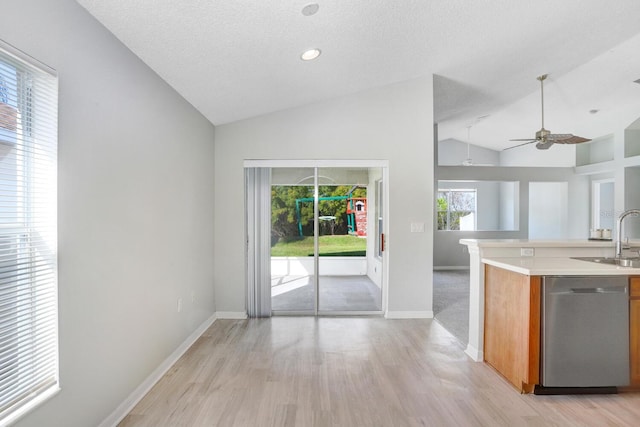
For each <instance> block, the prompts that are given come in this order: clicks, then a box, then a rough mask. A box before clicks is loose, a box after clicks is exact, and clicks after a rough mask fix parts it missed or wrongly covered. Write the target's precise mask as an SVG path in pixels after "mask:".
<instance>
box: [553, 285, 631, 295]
mask: <svg viewBox="0 0 640 427" xmlns="http://www.w3.org/2000/svg"><path fill="white" fill-rule="evenodd" d="M559 293H560V294H563V293H567V294H626V293H627V287H626V286H610V287H606V288H598V287H596V288H571V289H570V290H569V292H559Z"/></svg>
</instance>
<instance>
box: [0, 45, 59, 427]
mask: <svg viewBox="0 0 640 427" xmlns="http://www.w3.org/2000/svg"><path fill="white" fill-rule="evenodd" d="M57 103H58V101H57V78H56V77H55V75H54V73H53V72H52V71H51V70H50V69H48V68H47V67H46V66H43V65H41V64H39V63H37V62H36V61H35V60H33V59H31V58H29V57H28V56H26V55H25V54H23V53H21V52H19V51H18V50H16V49H14V48H12V47H11V46H9V45H6V44H4V43H2V42H0V390H1V392H0V424H3V425H4V424H8V423H11V422H13V421H15V420H16V419H17V418H19V417H20V416H22V415H23V414H24V413H26V412H27V411H28V410H30V409H31V408H33V407H34V406H36V405H37V404H39V403H41V402H42V401H44V400H45V399H47V398H49V397H50V396H51V395H53V394H54V393H56V392H57V391H58V389H59V386H58V332H57V325H58V308H57V229H56V199H57V193H56V188H57V184H56V176H57Z"/></svg>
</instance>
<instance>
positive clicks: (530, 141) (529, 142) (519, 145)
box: [502, 139, 537, 151]
mask: <svg viewBox="0 0 640 427" xmlns="http://www.w3.org/2000/svg"><path fill="white" fill-rule="evenodd" d="M509 141H528V142H525V143H523V144H518V145H514V146H512V147H507V148H504V149H503V150H502V151H505V150H511V149H512V148H517V147H522V146H523V145H529V144H533V143H534V142H537V140H535V139H510V140H509Z"/></svg>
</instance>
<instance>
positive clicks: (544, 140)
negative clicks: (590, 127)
mask: <svg viewBox="0 0 640 427" xmlns="http://www.w3.org/2000/svg"><path fill="white" fill-rule="evenodd" d="M548 76H549V75H548V74H543V75H541V76H538V77H536V79H537V80H538V81H539V82H540V100H541V107H542V108H541V111H542V123H541V126H540V130H539V131H537V132H536V137H535V138H533V139H531V138H525V139H510V141H526V142H525V143H523V144H518V145H514V146H513V147H508V148H505V150H509V149H511V148H516V147H521V146H523V145H528V144H533V143H534V142H535V143H536V148H537V149H538V150H548V149H549V147H551V146H552V145H553V144H580V143H582V142H587V141H591V140H590V139H588V138H583V137H581V136H575V135H573V134H570V133H551V131H549V130H547V129H545V128H544V81H545V80H546V79H547V77H548Z"/></svg>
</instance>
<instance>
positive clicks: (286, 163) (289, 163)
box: [243, 159, 389, 168]
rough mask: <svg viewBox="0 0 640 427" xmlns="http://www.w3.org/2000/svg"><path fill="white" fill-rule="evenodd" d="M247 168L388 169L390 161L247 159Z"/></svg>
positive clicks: (245, 162)
mask: <svg viewBox="0 0 640 427" xmlns="http://www.w3.org/2000/svg"><path fill="white" fill-rule="evenodd" d="M243 164H244V167H245V168H314V167H317V168H376V167H377V168H387V167H389V160H378V159H372V160H359V159H358V160H343V159H340V160H275V159H274V160H267V159H246V160H245V161H244V162H243Z"/></svg>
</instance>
